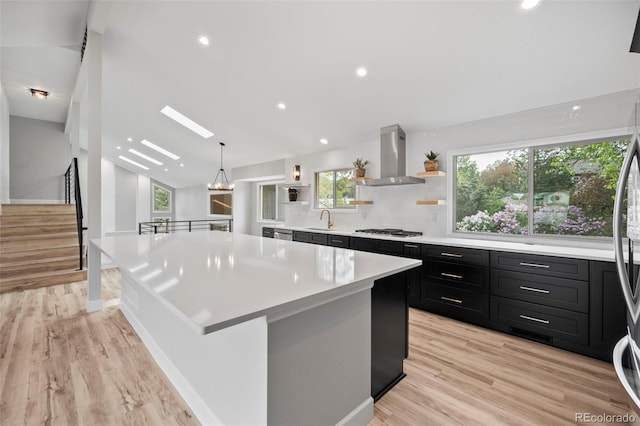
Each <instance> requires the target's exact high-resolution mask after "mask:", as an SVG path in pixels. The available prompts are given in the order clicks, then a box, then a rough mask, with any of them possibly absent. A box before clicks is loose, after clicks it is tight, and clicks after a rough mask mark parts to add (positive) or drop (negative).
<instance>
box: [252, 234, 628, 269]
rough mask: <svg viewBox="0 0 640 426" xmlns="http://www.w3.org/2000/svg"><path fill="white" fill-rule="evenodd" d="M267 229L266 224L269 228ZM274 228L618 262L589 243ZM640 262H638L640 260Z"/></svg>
mask: <svg viewBox="0 0 640 426" xmlns="http://www.w3.org/2000/svg"><path fill="white" fill-rule="evenodd" d="M265 226H266V225H265ZM273 228H274V229H278V228H284V229H291V230H297V231H304V232H318V233H328V234H335V235H349V236H352V237H362V238H377V239H383V240H396V241H404V242H407V243H410V242H413V243H421V244H436V245H443V246H452V247H466V248H478V249H485V250H497V251H508V252H513V253H526V254H536V255H545V256H559V257H571V258H576V259H586V260H600V261H605V262H615V257H614V251H613V243H610V244H606V243H605V244H589V243H580V242H573V241H572V242H571V243H570V244H574V245H572V246H560V245H551V244H528V243H519V242H509V241H498V240H493V239H479V238H459V237H430V236H419V237H393V236H390V235H380V234H367V233H364V232H355V230H354V229H346V228H345V229H341V228H333V229H330V230H329V229H311V228H305V227H298V226H288V225H276V226H274V227H273ZM636 263H637V261H636Z"/></svg>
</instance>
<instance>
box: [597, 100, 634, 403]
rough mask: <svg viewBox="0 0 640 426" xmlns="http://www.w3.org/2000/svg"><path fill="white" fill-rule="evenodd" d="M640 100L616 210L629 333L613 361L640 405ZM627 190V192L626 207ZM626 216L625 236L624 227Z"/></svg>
mask: <svg viewBox="0 0 640 426" xmlns="http://www.w3.org/2000/svg"><path fill="white" fill-rule="evenodd" d="M639 104H640V100H638V101H637V102H636V108H635V132H634V134H633V137H632V138H631V143H630V144H629V148H628V149H627V155H626V156H625V159H624V162H623V164H622V169H621V170H620V177H619V178H618V187H617V189H616V199H615V202H614V210H613V244H614V250H615V256H616V266H617V270H618V276H619V278H620V284H621V286H622V293H623V295H624V299H625V305H626V309H627V334H626V335H625V336H624V337H622V338H621V339H620V340H619V341H618V343H617V344H616V346H615V348H614V350H613V364H614V366H615V369H616V374H617V375H618V378H619V379H620V382H621V383H622V385H623V386H624V388H625V390H626V391H627V393H628V394H629V396H630V397H631V399H633V401H634V402H635V403H636V405H637V406H638V407H640V291H639V287H640V286H639V285H638V278H639V277H638V275H640V274H637V273H636V272H634V251H637V250H638V249H639V248H640V245H639V244H638V243H640V168H639V164H640V139H639V137H638V109H639V108H638V105H639ZM625 194H626V195H627V197H626V199H627V206H626V211H625V203H624V201H625ZM625 216H626V236H625V233H624V229H623V228H624V225H625V223H624V222H625ZM634 249H635V250H634ZM636 257H638V256H637V255H636ZM605 314H606V313H605Z"/></svg>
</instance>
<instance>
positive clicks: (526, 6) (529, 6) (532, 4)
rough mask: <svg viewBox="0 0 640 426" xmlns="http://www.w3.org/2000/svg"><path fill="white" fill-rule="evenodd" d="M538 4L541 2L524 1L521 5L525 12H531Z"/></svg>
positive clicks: (538, 0) (536, 0)
mask: <svg viewBox="0 0 640 426" xmlns="http://www.w3.org/2000/svg"><path fill="white" fill-rule="evenodd" d="M538 3H540V0H522V3H520V7H521V8H523V9H525V10H529V9H533V8H534V7H536V6H537V5H538Z"/></svg>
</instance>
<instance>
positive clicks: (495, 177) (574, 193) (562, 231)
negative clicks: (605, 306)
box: [454, 139, 629, 237]
mask: <svg viewBox="0 0 640 426" xmlns="http://www.w3.org/2000/svg"><path fill="white" fill-rule="evenodd" d="M628 144H629V140H628V139H613V140H605V141H597V142H580V143H573V144H567V145H559V146H544V147H530V148H523V149H514V150H508V151H497V152H490V153H484V154H471V155H459V156H455V157H454V161H455V169H456V176H455V231H462V232H483V233H495V234H512V235H571V236H591V237H611V236H612V235H613V229H612V215H613V200H614V195H615V188H616V185H617V181H618V175H619V170H620V167H621V166H622V161H623V159H624V155H625V152H626V149H627V145H628Z"/></svg>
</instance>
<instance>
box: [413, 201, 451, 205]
mask: <svg viewBox="0 0 640 426" xmlns="http://www.w3.org/2000/svg"><path fill="white" fill-rule="evenodd" d="M416 204H417V205H419V206H443V205H445V204H446V202H445V200H418V201H416Z"/></svg>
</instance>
